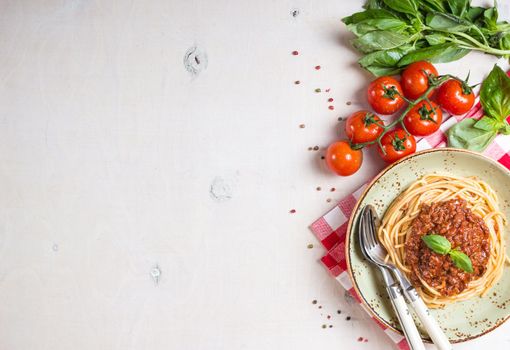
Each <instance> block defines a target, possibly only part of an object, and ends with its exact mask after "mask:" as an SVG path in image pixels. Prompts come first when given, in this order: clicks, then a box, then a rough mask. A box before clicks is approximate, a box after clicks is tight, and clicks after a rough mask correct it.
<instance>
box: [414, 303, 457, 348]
mask: <svg viewBox="0 0 510 350" xmlns="http://www.w3.org/2000/svg"><path fill="white" fill-rule="evenodd" d="M411 305H412V306H413V308H414V311H416V314H417V315H418V318H419V319H420V320H421V322H422V323H423V326H424V327H425V329H426V330H427V333H428V334H429V336H430V338H431V339H432V342H433V343H434V344H435V345H436V347H437V348H438V349H439V350H451V349H452V345H451V344H450V342H449V341H448V338H447V337H446V335H445V334H444V332H443V330H442V329H441V327H439V325H438V324H437V321H436V319H435V318H434V317H432V315H431V314H430V311H429V309H428V308H427V306H425V303H424V302H423V300H422V299H421V298H420V297H418V298H416V300H414V301H412V302H411Z"/></svg>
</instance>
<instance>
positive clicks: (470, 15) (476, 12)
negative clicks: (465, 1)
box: [464, 6, 485, 22]
mask: <svg viewBox="0 0 510 350" xmlns="http://www.w3.org/2000/svg"><path fill="white" fill-rule="evenodd" d="M484 11H485V8H483V7H478V6H477V7H471V8H469V10H467V12H466V15H465V16H464V17H465V18H466V19H468V20H469V21H471V22H475V21H476V20H477V19H478V18H479V17H480V16H482V15H483V12H484Z"/></svg>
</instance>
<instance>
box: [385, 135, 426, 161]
mask: <svg viewBox="0 0 510 350" xmlns="http://www.w3.org/2000/svg"><path fill="white" fill-rule="evenodd" d="M381 144H382V148H381V147H378V148H377V150H378V151H379V155H380V156H381V158H382V159H384V160H385V161H386V162H388V163H393V162H394V161H396V160H398V159H400V158H403V157H405V156H407V155H408V154H411V153H414V152H415V151H416V140H415V139H414V136H413V135H410V134H408V133H406V132H405V131H404V130H402V129H395V130H392V131H390V132H388V133H387V134H385V135H384V136H383V137H382V139H381Z"/></svg>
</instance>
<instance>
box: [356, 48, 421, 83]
mask: <svg viewBox="0 0 510 350" xmlns="http://www.w3.org/2000/svg"><path fill="white" fill-rule="evenodd" d="M411 49H412V47H411V46H409V45H404V46H401V47H399V48H396V49H390V50H381V51H375V52H372V53H369V54H367V55H365V56H364V57H362V58H361V59H360V60H359V61H358V63H359V64H360V66H361V67H363V68H365V69H366V70H368V71H369V72H371V73H372V74H374V75H375V76H377V77H379V76H383V75H394V74H398V73H399V72H400V71H401V69H402V68H399V67H397V62H398V61H399V60H400V59H401V58H402V56H404V55H405V54H406V53H407V52H408V51H409V50H411Z"/></svg>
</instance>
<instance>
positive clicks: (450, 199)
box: [378, 174, 507, 308]
mask: <svg viewBox="0 0 510 350" xmlns="http://www.w3.org/2000/svg"><path fill="white" fill-rule="evenodd" d="M438 203H440V204H439V205H445V206H447V205H450V206H452V205H453V204H455V205H457V207H458V210H459V213H463V214H465V215H467V216H466V217H462V218H459V217H458V216H455V220H457V219H458V220H457V221H458V222H457V223H455V224H454V223H452V222H446V221H445V222H444V225H443V226H442V228H441V230H443V231H444V232H443V233H444V234H445V235H446V234H447V231H448V229H447V228H449V227H453V226H452V225H456V226H455V227H457V228H458V227H460V224H461V222H460V221H459V220H465V221H466V222H465V223H463V224H466V225H471V226H470V227H471V231H469V230H468V231H465V232H464V233H463V235H461V236H463V237H464V239H466V237H468V238H469V237H470V236H469V234H472V235H473V236H472V237H476V240H477V241H476V242H466V244H471V245H472V246H478V245H480V246H481V245H482V244H481V243H480V242H481V241H483V242H484V243H483V244H484V245H485V248H486V251H485V252H483V251H481V250H480V251H477V252H474V253H473V252H471V254H472V255H471V259H473V258H478V261H479V262H480V261H483V266H482V264H479V268H478V267H477V268H475V270H476V271H475V272H478V274H477V275H471V276H469V279H468V278H465V279H466V283H465V284H464V285H462V287H461V288H457V289H449V290H448V291H447V289H446V288H445V283H444V280H443V283H442V285H439V283H436V285H434V282H437V280H435V279H434V278H430V277H431V274H430V273H428V272H422V271H420V270H419V269H417V268H416V264H415V263H413V260H412V256H411V255H410V251H409V247H410V245H409V242H410V240H415V241H416V237H413V235H416V234H417V232H416V231H417V230H416V227H420V225H422V223H421V221H422V220H423V216H422V215H423V211H427V210H429V209H430V206H432V207H435V206H436V205H437V204H438ZM437 215H442V219H441V220H445V218H446V220H447V221H452V220H453V218H454V216H452V215H455V213H453V214H452V213H450V216H448V213H446V214H445V213H444V212H443V213H438V214H437ZM445 215H446V216H445ZM459 216H460V214H459ZM425 218H426V216H425ZM415 219H416V221H417V222H415ZM434 220H436V223H437V220H440V219H438V218H437V217H436V218H435V219H434ZM476 220H478V221H479V224H477V221H476ZM482 220H483V222H482ZM505 223H506V219H505V217H504V214H503V213H502V212H501V211H500V210H499V206H498V198H497V196H496V193H495V192H494V190H493V189H492V188H491V187H490V186H489V185H488V184H487V183H485V182H483V181H481V180H479V179H477V178H475V177H467V178H463V177H455V176H451V175H448V176H446V175H437V174H430V175H425V176H424V177H422V178H421V179H420V180H418V181H416V182H414V183H413V184H412V185H411V186H410V187H409V188H408V189H407V190H405V191H404V192H403V193H402V194H401V195H399V196H398V197H397V198H396V199H395V200H394V201H393V203H392V204H391V205H390V207H389V208H388V210H387V211H386V213H385V215H384V218H383V220H382V223H381V225H380V228H379V231H378V236H379V240H380V241H381V243H382V244H383V245H384V247H385V248H386V250H387V251H388V255H387V257H386V260H390V261H392V262H393V263H394V264H395V265H396V266H397V267H398V268H399V269H400V270H402V271H403V272H404V273H405V274H406V275H407V276H408V277H409V278H410V279H411V280H412V281H413V284H414V285H415V287H416V289H417V291H418V293H419V294H420V296H421V297H422V298H423V300H424V302H425V303H426V304H427V305H428V306H429V307H431V308H437V307H443V306H445V305H448V304H451V303H453V302H457V301H462V300H467V299H469V298H471V297H474V296H483V295H484V294H485V293H486V292H487V291H488V290H489V289H490V288H491V287H492V286H493V285H494V284H495V283H496V282H497V281H498V280H499V278H500V277H501V275H502V273H503V268H504V263H505V260H506V259H507V257H506V253H505V240H504V237H503V227H504V225H505ZM413 224H414V226H413ZM431 225H433V224H431V223H430V222H429V223H428V227H431ZM466 225H464V226H466ZM464 226H463V227H464ZM475 226H476V227H478V230H479V232H478V233H476V232H475V233H473V229H472V227H475ZM468 229H469V227H468ZM466 232H467V233H466ZM482 234H484V236H483V237H482ZM480 237H482V238H480ZM419 238H421V237H418V239H419ZM449 238H450V240H452V246H453V248H455V245H456V244H457V246H458V245H460V244H461V243H459V240H461V239H462V238H461V237H452V236H450V237H449ZM406 243H407V244H406ZM418 243H420V242H418ZM423 247H424V245H423V243H422V248H423ZM480 249H481V248H480ZM468 251H469V249H468ZM422 252H423V251H422ZM425 253H427V254H430V253H429V252H425ZM406 254H409V255H406ZM434 254H435V253H434ZM468 255H469V254H468ZM487 255H488V256H487ZM439 257H440V256H439V255H437V256H436V259H439ZM440 258H442V259H449V258H448V257H446V256H445V257H440ZM482 258H483V259H482ZM425 260H426V261H425V262H424V264H428V263H429V259H428V258H427V259H425ZM475 260H476V259H475ZM475 260H473V261H475ZM414 262H415V261H414ZM443 262H444V266H445V268H446V269H449V271H452V272H453V273H456V274H457V275H455V276H453V277H451V278H450V280H453V281H457V279H458V277H459V276H461V277H462V276H464V277H466V273H463V272H462V271H460V270H457V268H453V267H451V268H450V267H449V266H450V265H451V263H450V262H448V261H446V260H442V262H441V263H440V264H439V265H438V267H439V268H440V269H443V265H441V264H442V263H443ZM445 273H446V272H445V270H443V271H439V274H440V275H442V276H443V277H444V275H445ZM427 277H428V278H427ZM433 277H434V276H433ZM431 280H432V282H433V283H430V282H431ZM427 281H428V282H427Z"/></svg>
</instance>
